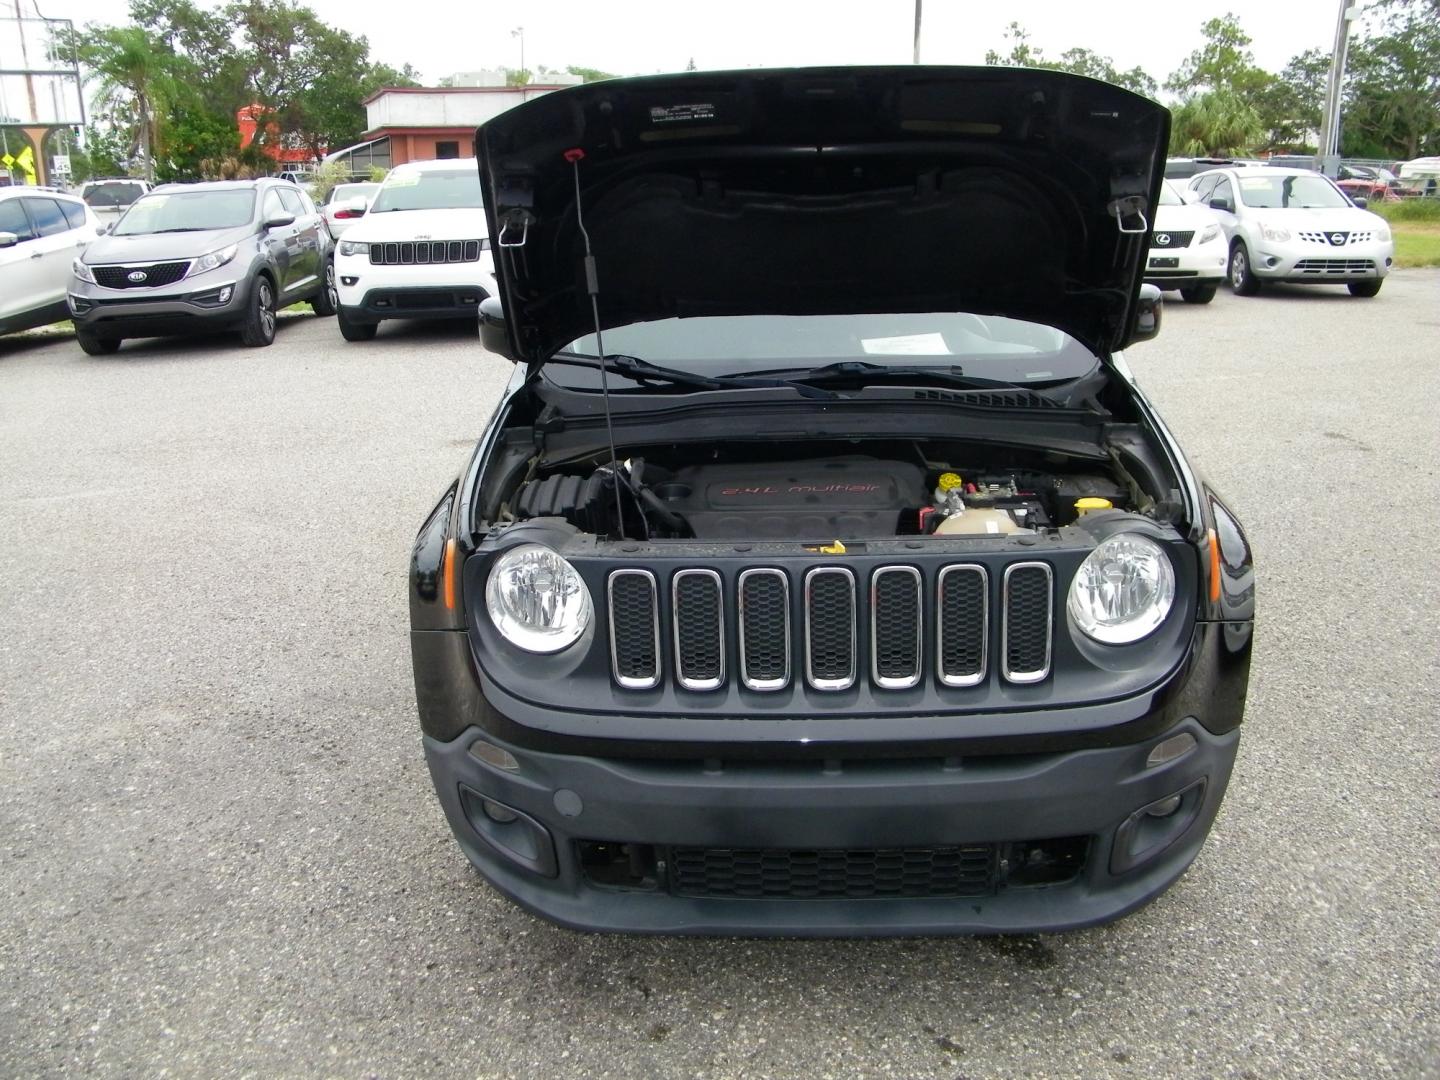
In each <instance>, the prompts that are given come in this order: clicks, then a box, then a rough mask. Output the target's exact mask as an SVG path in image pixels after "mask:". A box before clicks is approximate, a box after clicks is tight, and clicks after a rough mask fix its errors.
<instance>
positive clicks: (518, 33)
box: [510, 26, 525, 71]
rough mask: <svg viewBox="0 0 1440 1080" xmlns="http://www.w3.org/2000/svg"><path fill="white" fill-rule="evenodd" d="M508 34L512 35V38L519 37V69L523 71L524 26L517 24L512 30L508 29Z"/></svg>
mask: <svg viewBox="0 0 1440 1080" xmlns="http://www.w3.org/2000/svg"><path fill="white" fill-rule="evenodd" d="M510 36H511V37H513V38H519V39H520V70H521V71H524V70H525V28H524V27H523V26H517V27H516V28H515V29H514V30H511V31H510Z"/></svg>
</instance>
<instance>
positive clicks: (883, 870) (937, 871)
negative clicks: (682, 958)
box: [670, 844, 995, 900]
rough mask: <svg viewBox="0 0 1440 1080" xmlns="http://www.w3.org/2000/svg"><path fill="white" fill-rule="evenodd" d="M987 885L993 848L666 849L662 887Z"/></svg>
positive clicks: (740, 891) (971, 891) (705, 891)
mask: <svg viewBox="0 0 1440 1080" xmlns="http://www.w3.org/2000/svg"><path fill="white" fill-rule="evenodd" d="M994 883H995V847H994V845H991V844H966V845H958V846H955V847H927V848H880V849H873V850H867V849H854V848H851V849H837V848H831V849H818V850H804V849H788V848H768V849H767V848H672V849H671V851H670V888H671V891H672V892H676V893H680V894H682V895H685V896H727V897H744V898H752V899H758V898H762V897H784V898H787V899H795V900H804V899H831V898H846V899H862V898H865V897H926V896H977V895H982V894H984V893H988V892H990V891H991V890H992V889H993V888H994Z"/></svg>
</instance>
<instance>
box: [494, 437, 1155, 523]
mask: <svg viewBox="0 0 1440 1080" xmlns="http://www.w3.org/2000/svg"><path fill="white" fill-rule="evenodd" d="M777 449H783V451H784V453H783V456H782V455H781V454H777V453H775V451H776V450H777ZM862 451H863V452H862ZM605 458H607V459H608V455H605ZM530 472H531V475H530V476H529V477H528V478H527V479H525V480H523V481H522V482H521V483H520V484H519V486H518V488H517V489H516V490H515V492H514V496H513V498H512V499H511V500H510V501H508V502H507V504H506V506H505V507H504V513H503V514H502V517H503V516H505V515H507V514H508V520H515V521H526V520H531V519H535V518H562V519H564V520H565V521H567V522H569V523H570V524H571V525H574V526H575V527H576V528H579V529H581V530H583V531H585V532H589V533H594V534H596V535H599V536H603V537H609V538H611V539H695V540H700V541H794V542H799V543H807V544H808V543H821V544H823V543H833V542H834V541H837V540H839V541H847V540H881V539H891V538H896V537H908V536H931V535H936V536H948V537H965V536H999V535H1012V534H1024V533H1035V532H1039V531H1042V530H1047V529H1055V528H1060V527H1063V526H1066V525H1070V524H1073V523H1074V522H1075V521H1076V520H1077V519H1078V518H1079V517H1081V516H1083V515H1084V514H1087V513H1093V512H1096V511H1100V510H1109V509H1116V510H1127V511H1134V512H1147V513H1148V512H1150V511H1151V510H1152V509H1153V507H1154V506H1155V503H1156V499H1155V498H1154V497H1153V496H1152V495H1150V494H1148V493H1147V492H1146V490H1145V488H1144V487H1143V486H1142V485H1141V484H1140V483H1138V482H1137V480H1136V479H1135V478H1134V476H1132V475H1131V474H1130V473H1129V472H1128V471H1127V470H1126V469H1125V468H1124V467H1123V466H1122V465H1121V464H1120V462H1119V460H1118V458H1116V457H1115V456H1113V455H1112V458H1111V459H1110V460H1097V459H1094V458H1088V459H1081V458H1071V457H1068V456H1066V455H1061V454H1055V453H1043V452H1038V451H1022V450H1016V449H1003V450H1002V449H998V448H983V447H979V446H975V445H970V444H958V443H957V444H954V445H936V444H934V443H928V444H924V445H922V444H919V443H916V442H898V441H888V440H887V441H883V442H875V443H865V444H854V443H847V444H838V443H819V442H817V443H806V444H800V445H791V446H785V447H783V448H777V447H775V446H774V445H768V446H767V445H764V444H758V445H757V444H749V443H736V444H730V445H725V446H713V445H712V446H708V447H705V448H703V449H702V448H698V447H694V446H683V445H676V446H664V447H661V446H651V447H635V448H630V449H622V451H621V460H620V461H619V462H618V463H616V464H611V463H610V462H609V461H608V460H595V459H592V460H591V461H588V462H578V461H577V462H570V463H566V464H563V465H555V466H550V467H545V466H543V465H541V464H540V463H539V462H538V461H534V462H532V464H531V469H530Z"/></svg>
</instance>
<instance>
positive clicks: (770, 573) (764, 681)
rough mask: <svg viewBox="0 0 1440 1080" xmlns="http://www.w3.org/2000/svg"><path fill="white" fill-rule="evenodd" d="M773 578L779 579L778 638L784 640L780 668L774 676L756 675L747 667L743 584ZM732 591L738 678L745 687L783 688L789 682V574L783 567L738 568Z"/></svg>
mask: <svg viewBox="0 0 1440 1080" xmlns="http://www.w3.org/2000/svg"><path fill="white" fill-rule="evenodd" d="M771 578H773V579H776V580H778V581H779V582H780V596H781V605H782V608H783V620H782V624H781V630H780V634H781V640H782V642H783V644H784V653H785V661H784V671H783V672H782V673H781V674H780V675H779V676H778V677H777V676H772V677H768V678H766V677H757V676H756V675H755V674H754V673H753V672H751V670H750V662H749V657H750V651H749V649H748V648H747V647H746V644H745V626H746V624H747V623H748V622H749V621H750V614H751V613H750V611H749V610H748V605H747V604H746V601H745V585H746V583H747V582H749V581H764V580H768V579H771ZM735 595H736V597H737V600H738V605H739V618H738V620H737V622H738V625H739V634H740V681H741V682H742V683H743V684H744V685H745V687H746V688H747V689H749V690H761V691H767V690H783V689H785V687H787V686H789V685H790V668H791V657H790V633H791V631H790V578H789V576H788V575H787V574H786V573H785V571H783V570H774V569H768V568H765V569H757V570H745V571H742V572H741V574H740V577H739V579H738V582H737V585H736V590H735Z"/></svg>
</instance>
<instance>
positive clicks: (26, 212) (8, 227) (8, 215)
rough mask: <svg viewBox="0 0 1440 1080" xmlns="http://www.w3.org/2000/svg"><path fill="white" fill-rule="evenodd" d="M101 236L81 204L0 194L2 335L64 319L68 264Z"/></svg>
mask: <svg viewBox="0 0 1440 1080" xmlns="http://www.w3.org/2000/svg"><path fill="white" fill-rule="evenodd" d="M104 231H105V226H104V225H103V224H101V222H100V219H99V218H97V217H96V216H95V212H94V211H93V210H92V209H91V208H90V207H88V206H86V205H85V203H84V202H82V201H81V200H80V199H77V198H75V197H74V196H71V195H63V194H61V193H60V192H58V191H54V190H51V189H48V188H35V187H24V186H20V185H16V186H12V187H4V188H0V334H9V333H13V332H14V331H16V330H29V329H30V328H32V327H35V326H45V325H46V324H48V323H52V322H59V321H60V320H61V319H64V318H66V317H67V313H66V308H65V288H66V286H67V285H68V283H69V281H70V263H71V261H72V260H73V259H74V258H75V255H76V254H77V252H80V251H83V250H84V249H85V246H86V245H87V244H90V243H92V242H93V241H94V240H95V239H96V238H97V237H98V236H100V235H101V234H102V233H103V232H104Z"/></svg>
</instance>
